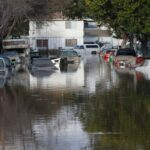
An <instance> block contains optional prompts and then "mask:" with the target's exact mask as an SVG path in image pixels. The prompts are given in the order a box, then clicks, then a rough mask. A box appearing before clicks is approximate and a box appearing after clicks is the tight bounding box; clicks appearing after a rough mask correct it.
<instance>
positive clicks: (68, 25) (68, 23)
mask: <svg viewBox="0 0 150 150" xmlns="http://www.w3.org/2000/svg"><path fill="white" fill-rule="evenodd" d="M65 27H66V29H76V28H77V22H72V21H66V22H65Z"/></svg>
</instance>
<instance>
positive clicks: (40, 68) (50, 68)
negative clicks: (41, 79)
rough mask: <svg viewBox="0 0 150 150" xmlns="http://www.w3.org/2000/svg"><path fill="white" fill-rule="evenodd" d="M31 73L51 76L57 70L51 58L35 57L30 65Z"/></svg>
mask: <svg viewBox="0 0 150 150" xmlns="http://www.w3.org/2000/svg"><path fill="white" fill-rule="evenodd" d="M29 70H30V71H31V74H32V75H34V76H49V75H50V74H51V73H53V72H54V71H55V70H56V67H55V66H54V64H53V63H52V61H51V60H50V59H49V58H42V57H41V58H33V60H32V63H31V64H30V66H29Z"/></svg>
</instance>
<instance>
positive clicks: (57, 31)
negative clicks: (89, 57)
mask: <svg viewBox="0 0 150 150" xmlns="http://www.w3.org/2000/svg"><path fill="white" fill-rule="evenodd" d="M53 18H54V17H53ZM56 18H58V19H56ZM56 18H55V19H48V20H44V21H40V22H36V21H33V20H32V21H30V23H29V39H30V47H31V48H32V49H39V50H46V49H58V48H59V47H74V46H75V45H77V44H83V42H84V40H83V38H84V22H83V20H68V19H66V18H63V17H62V16H57V17H56Z"/></svg>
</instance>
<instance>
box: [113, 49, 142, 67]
mask: <svg viewBox="0 0 150 150" xmlns="http://www.w3.org/2000/svg"><path fill="white" fill-rule="evenodd" d="M143 61H144V58H143V57H142V56H138V55H137V54H136V52H135V50H134V49H131V48H122V49H119V50H117V52H116V55H115V58H114V61H113V63H114V65H115V66H116V67H118V68H126V67H136V66H137V65H141V64H142V63H143Z"/></svg>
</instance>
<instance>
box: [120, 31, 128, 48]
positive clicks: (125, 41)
mask: <svg viewBox="0 0 150 150" xmlns="http://www.w3.org/2000/svg"><path fill="white" fill-rule="evenodd" d="M127 42H128V36H127V35H126V34H125V35H124V36H123V40H122V43H121V47H122V48H125V47H126V44H127Z"/></svg>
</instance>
